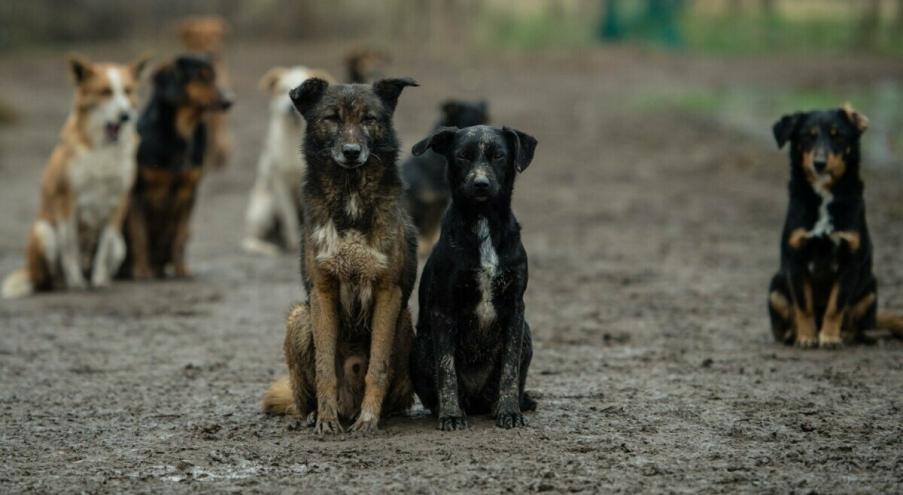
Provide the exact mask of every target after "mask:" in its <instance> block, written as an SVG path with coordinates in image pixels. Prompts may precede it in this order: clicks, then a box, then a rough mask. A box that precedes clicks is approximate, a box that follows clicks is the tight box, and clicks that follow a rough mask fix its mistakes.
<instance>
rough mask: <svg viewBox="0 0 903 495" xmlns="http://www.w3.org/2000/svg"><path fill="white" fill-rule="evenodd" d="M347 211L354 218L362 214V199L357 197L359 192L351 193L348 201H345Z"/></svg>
mask: <svg viewBox="0 0 903 495" xmlns="http://www.w3.org/2000/svg"><path fill="white" fill-rule="evenodd" d="M345 213H347V214H348V216H349V217H351V218H352V219H355V220H357V219H358V218H360V216H361V206H360V200H359V199H358V197H357V194H353V193H352V194H350V195H349V196H348V202H347V203H345Z"/></svg>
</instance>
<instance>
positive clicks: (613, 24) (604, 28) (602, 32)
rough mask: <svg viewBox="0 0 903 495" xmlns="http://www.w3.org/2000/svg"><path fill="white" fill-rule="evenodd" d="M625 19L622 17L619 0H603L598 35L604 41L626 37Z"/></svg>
mask: <svg viewBox="0 0 903 495" xmlns="http://www.w3.org/2000/svg"><path fill="white" fill-rule="evenodd" d="M623 23H624V20H623V18H622V17H621V9H620V1H619V0H602V16H601V17H600V19H599V27H598V29H597V30H596V37H597V38H598V39H600V40H602V41H608V42H612V41H620V40H622V39H624V35H625V30H624V24H623Z"/></svg>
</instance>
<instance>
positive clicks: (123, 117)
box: [119, 112, 132, 124]
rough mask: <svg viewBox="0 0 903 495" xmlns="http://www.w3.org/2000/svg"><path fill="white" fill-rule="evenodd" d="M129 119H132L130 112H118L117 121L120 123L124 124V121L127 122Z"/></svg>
mask: <svg viewBox="0 0 903 495" xmlns="http://www.w3.org/2000/svg"><path fill="white" fill-rule="evenodd" d="M131 119H132V114H130V113H128V112H121V113H120V114H119V123H121V124H125V123H126V122H128V121H129V120H131Z"/></svg>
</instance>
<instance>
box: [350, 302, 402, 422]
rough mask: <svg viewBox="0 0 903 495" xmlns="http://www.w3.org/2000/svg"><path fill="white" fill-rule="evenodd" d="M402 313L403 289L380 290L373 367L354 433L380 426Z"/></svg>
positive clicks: (375, 307)
mask: <svg viewBox="0 0 903 495" xmlns="http://www.w3.org/2000/svg"><path fill="white" fill-rule="evenodd" d="M400 312H401V289H400V288H399V287H398V286H396V285H394V284H393V285H389V286H385V287H380V288H378V289H377V290H376V293H375V294H374V304H373V323H372V328H373V335H372V337H371V340H370V364H369V366H368V367H367V375H366V377H365V378H364V383H365V388H364V400H363V402H362V403H361V413H360V415H359V416H358V418H357V420H356V421H355V422H354V426H352V428H351V429H352V430H353V431H361V432H368V431H372V430H375V429H376V428H377V426H378V425H379V418H380V415H381V414H382V406H383V400H384V399H385V398H386V390H388V388H389V363H390V362H391V360H392V347H393V344H394V343H395V330H396V327H397V325H398V317H399V313H400Z"/></svg>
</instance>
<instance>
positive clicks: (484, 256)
mask: <svg viewBox="0 0 903 495" xmlns="http://www.w3.org/2000/svg"><path fill="white" fill-rule="evenodd" d="M476 230H477V232H476V234H477V239H479V241H480V271H479V272H478V273H477V284H478V285H479V287H480V302H479V303H477V307H476V314H477V320H478V321H479V322H480V329H482V330H485V329H486V328H489V326H490V325H491V324H492V322H494V321H495V316H496V315H495V306H493V304H492V297H493V291H492V286H493V282H494V281H495V277H496V274H497V273H498V267H499V257H498V253H496V252H495V247H493V245H492V236H491V235H490V233H489V221H488V220H486V219H485V218H481V219H480V221H479V222H478V223H477V229H476Z"/></svg>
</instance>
